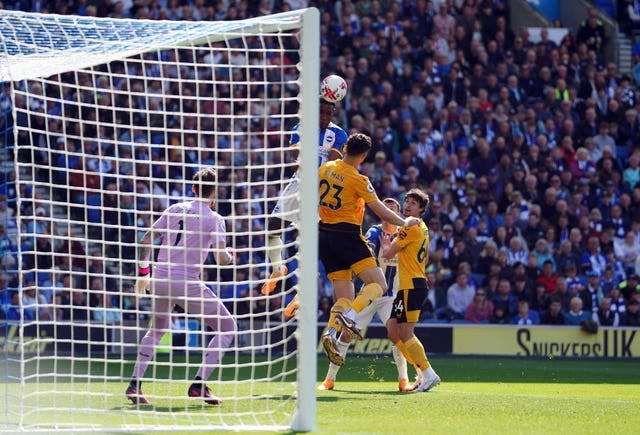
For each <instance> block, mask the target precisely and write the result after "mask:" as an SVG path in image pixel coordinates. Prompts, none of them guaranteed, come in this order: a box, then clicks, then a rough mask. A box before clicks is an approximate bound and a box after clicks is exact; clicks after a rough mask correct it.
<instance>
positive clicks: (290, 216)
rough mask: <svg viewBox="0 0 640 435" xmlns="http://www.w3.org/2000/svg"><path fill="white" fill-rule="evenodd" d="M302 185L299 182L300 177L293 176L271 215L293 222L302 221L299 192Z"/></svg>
mask: <svg viewBox="0 0 640 435" xmlns="http://www.w3.org/2000/svg"><path fill="white" fill-rule="evenodd" d="M299 190H300V185H299V184H298V178H297V177H293V178H291V180H290V181H289V184H287V185H286V186H285V188H284V189H283V190H282V193H281V194H280V198H278V203H277V204H276V206H275V207H274V208H273V211H272V212H271V215H272V216H274V217H278V218H280V219H282V220H283V221H289V222H293V223H298V222H300V215H299V213H300V196H299V195H298V192H299Z"/></svg>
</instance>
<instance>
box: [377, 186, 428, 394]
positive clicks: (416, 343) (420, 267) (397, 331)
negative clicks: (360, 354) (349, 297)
mask: <svg viewBox="0 0 640 435" xmlns="http://www.w3.org/2000/svg"><path fill="white" fill-rule="evenodd" d="M428 205H429V195H427V194H426V193H424V192H423V191H422V190H420V189H411V190H410V191H409V192H408V193H407V194H406V196H405V199H404V204H403V205H402V212H403V214H404V215H405V216H410V217H411V216H413V217H416V218H419V217H421V216H422V215H423V214H424V212H425V210H426V208H427V206H428ZM382 256H383V257H384V258H388V259H391V258H393V257H395V256H397V257H398V275H399V278H400V289H399V290H398V294H397V296H396V299H395V300H394V301H393V308H392V310H391V318H390V319H389V321H388V322H387V333H388V335H389V340H391V341H392V342H393V343H394V344H395V345H396V347H397V348H398V349H400V351H401V352H402V353H403V355H404V356H405V358H406V359H407V361H409V362H410V363H411V364H413V366H414V367H415V368H416V369H417V370H418V372H419V373H420V376H418V378H417V379H416V383H415V384H414V385H415V391H429V390H431V389H432V388H433V387H435V386H436V385H438V384H439V383H440V376H438V375H437V374H436V372H435V371H434V370H433V368H432V367H431V364H429V360H428V359H427V354H426V352H425V350H424V347H423V346H422V343H420V340H418V337H416V336H415V334H414V333H413V330H414V327H415V325H416V323H417V322H418V320H419V318H420V308H421V307H422V304H423V303H424V301H425V299H426V298H427V293H428V288H427V275H426V272H425V269H426V265H427V263H428V261H429V229H428V228H427V226H426V225H425V223H424V222H423V221H422V219H421V220H420V224H419V225H416V226H412V227H410V228H403V229H401V230H400V233H399V234H398V236H397V237H396V238H395V240H394V241H393V242H390V241H389V240H388V239H387V240H385V241H382Z"/></svg>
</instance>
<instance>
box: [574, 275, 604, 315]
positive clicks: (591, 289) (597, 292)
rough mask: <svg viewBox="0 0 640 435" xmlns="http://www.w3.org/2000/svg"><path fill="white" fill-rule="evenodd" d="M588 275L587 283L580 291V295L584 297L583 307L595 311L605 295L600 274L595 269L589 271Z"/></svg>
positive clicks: (581, 297)
mask: <svg viewBox="0 0 640 435" xmlns="http://www.w3.org/2000/svg"><path fill="white" fill-rule="evenodd" d="M586 275H587V285H586V287H584V288H583V289H582V290H580V291H579V292H578V296H579V297H580V299H582V306H583V308H584V309H585V310H588V311H591V312H594V313H595V312H596V311H598V307H599V306H600V302H601V301H602V298H603V297H604V293H603V292H602V287H601V286H600V275H599V274H598V272H596V271H594V270H589V271H587V274H586Z"/></svg>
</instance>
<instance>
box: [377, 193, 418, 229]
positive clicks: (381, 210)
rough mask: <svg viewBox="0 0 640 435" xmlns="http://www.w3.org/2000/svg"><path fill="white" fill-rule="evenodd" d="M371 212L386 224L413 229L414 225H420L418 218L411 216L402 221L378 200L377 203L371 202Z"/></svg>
mask: <svg viewBox="0 0 640 435" xmlns="http://www.w3.org/2000/svg"><path fill="white" fill-rule="evenodd" d="M367 205H368V206H369V208H370V209H371V211H373V212H374V213H375V214H376V216H378V217H379V218H380V219H382V220H383V221H385V222H389V223H390V224H393V225H397V226H399V227H411V226H413V225H418V224H419V223H420V219H418V218H417V217H413V216H409V217H408V218H406V219H402V218H401V217H400V216H398V215H397V214H395V213H394V212H393V211H392V210H391V209H390V208H389V207H387V206H386V205H384V203H383V202H382V201H380V200H379V199H376V200H375V201H372V202H369V203H368V204H367Z"/></svg>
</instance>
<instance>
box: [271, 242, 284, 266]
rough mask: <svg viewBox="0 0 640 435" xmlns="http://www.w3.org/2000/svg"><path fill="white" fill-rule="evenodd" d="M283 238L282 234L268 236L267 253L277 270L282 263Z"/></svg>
mask: <svg viewBox="0 0 640 435" xmlns="http://www.w3.org/2000/svg"><path fill="white" fill-rule="evenodd" d="M283 245H284V244H283V243H282V238H281V237H280V236H269V237H267V255H268V256H269V261H271V266H272V267H273V270H277V269H278V268H279V267H280V265H281V264H282V247H283Z"/></svg>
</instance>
